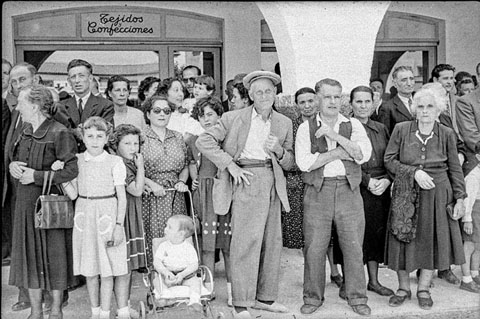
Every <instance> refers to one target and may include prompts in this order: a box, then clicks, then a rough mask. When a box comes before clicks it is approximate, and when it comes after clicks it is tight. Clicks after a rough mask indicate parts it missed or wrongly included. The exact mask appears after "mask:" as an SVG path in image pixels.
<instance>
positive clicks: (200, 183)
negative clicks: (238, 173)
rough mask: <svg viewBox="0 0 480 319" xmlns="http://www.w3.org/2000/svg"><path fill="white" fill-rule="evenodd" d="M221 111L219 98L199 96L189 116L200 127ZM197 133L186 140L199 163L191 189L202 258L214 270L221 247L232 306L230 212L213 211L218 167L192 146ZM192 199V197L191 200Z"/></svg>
mask: <svg viewBox="0 0 480 319" xmlns="http://www.w3.org/2000/svg"><path fill="white" fill-rule="evenodd" d="M222 113H223V106H222V102H220V100H218V99H217V98H215V97H206V98H201V99H199V100H198V101H197V102H196V104H195V106H194V107H193V110H192V117H193V118H194V119H196V120H197V121H199V122H200V125H201V126H202V128H203V129H205V130H207V129H208V128H210V127H212V126H214V125H215V124H217V122H218V120H219V119H220V116H222ZM196 139H197V136H194V137H192V138H189V139H188V140H187V141H186V142H187V145H188V146H189V151H191V152H192V155H191V156H192V157H193V159H194V160H195V161H196V162H197V163H198V178H197V179H196V180H194V181H193V185H192V189H193V190H194V191H195V192H197V193H198V195H199V196H198V197H199V203H198V206H199V207H196V209H195V210H196V211H197V212H198V214H199V216H200V217H201V221H202V261H203V264H204V265H206V266H207V267H208V268H209V269H211V270H212V272H214V270H215V249H216V248H217V249H220V250H221V251H222V253H223V259H224V261H225V274H226V277H227V294H228V300H227V303H228V305H229V306H232V285H231V275H230V241H231V238H232V231H231V224H230V220H231V214H230V213H228V214H227V215H216V214H215V213H214V211H213V200H212V188H213V179H214V177H215V175H216V173H217V167H216V166H215V164H213V163H212V162H211V161H210V160H208V159H207V158H206V157H205V156H203V155H202V154H200V153H199V151H198V149H197V148H196V147H195V141H196ZM194 202H195V200H194Z"/></svg>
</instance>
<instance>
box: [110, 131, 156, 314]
mask: <svg viewBox="0 0 480 319" xmlns="http://www.w3.org/2000/svg"><path fill="white" fill-rule="evenodd" d="M140 144H141V132H140V129H138V128H137V127H135V126H133V125H131V124H121V125H119V126H117V127H116V128H115V130H114V131H113V134H112V135H111V138H110V141H109V145H110V147H111V149H113V150H114V151H115V152H116V154H117V155H119V156H121V157H122V159H123V163H124V164H125V166H126V168H127V178H126V191H127V213H126V217H125V224H124V227H125V235H126V242H127V262H128V271H129V273H130V275H129V276H126V277H124V276H120V277H118V278H117V279H116V280H115V296H116V297H117V303H118V304H120V303H122V304H125V303H126V302H127V300H128V305H129V308H130V300H129V299H130V298H129V297H130V291H131V287H132V285H131V279H132V273H131V271H132V270H137V271H138V270H139V269H142V268H145V267H147V262H146V256H145V242H144V234H143V219H142V193H143V188H144V185H145V168H144V163H143V155H142V154H141V153H139V152H140ZM124 279H126V280H124ZM125 286H126V287H128V288H127V289H125ZM117 290H118V291H117ZM125 291H127V294H124V293H123V292H125ZM121 299H122V300H121ZM130 316H131V317H132V318H138V314H137V312H136V311H135V310H133V309H130Z"/></svg>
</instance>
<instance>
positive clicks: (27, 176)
mask: <svg viewBox="0 0 480 319" xmlns="http://www.w3.org/2000/svg"><path fill="white" fill-rule="evenodd" d="M33 173H35V170H34V169H31V168H29V167H24V168H23V174H22V177H20V183H22V184H23V185H28V184H32V183H33V182H35V179H34V178H33Z"/></svg>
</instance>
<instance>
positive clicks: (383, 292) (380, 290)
mask: <svg viewBox="0 0 480 319" xmlns="http://www.w3.org/2000/svg"><path fill="white" fill-rule="evenodd" d="M367 290H369V291H373V292H376V293H377V294H379V295H380V296H392V295H394V292H393V290H392V289H388V288H387V287H385V286H382V285H381V284H378V285H376V286H374V285H371V284H370V283H369V284H368V286H367Z"/></svg>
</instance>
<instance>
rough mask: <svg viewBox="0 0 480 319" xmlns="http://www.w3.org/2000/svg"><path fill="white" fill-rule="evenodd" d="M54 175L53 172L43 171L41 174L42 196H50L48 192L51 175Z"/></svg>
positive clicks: (50, 186) (51, 180)
mask: <svg viewBox="0 0 480 319" xmlns="http://www.w3.org/2000/svg"><path fill="white" fill-rule="evenodd" d="M54 174H55V172H54V171H45V173H43V187H42V195H48V194H50V190H51V189H52V182H53V175H54ZM45 191H46V192H45Z"/></svg>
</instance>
